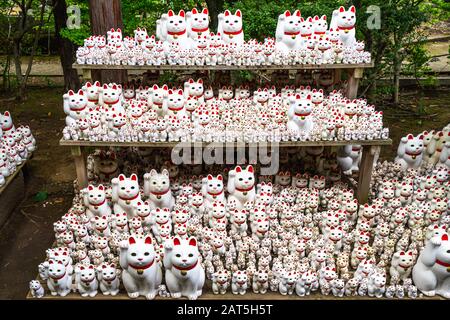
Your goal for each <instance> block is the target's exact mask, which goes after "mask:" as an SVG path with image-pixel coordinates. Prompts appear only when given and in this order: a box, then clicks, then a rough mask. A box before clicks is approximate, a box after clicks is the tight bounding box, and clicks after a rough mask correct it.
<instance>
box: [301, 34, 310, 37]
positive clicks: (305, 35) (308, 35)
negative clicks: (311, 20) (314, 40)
mask: <svg viewBox="0 0 450 320" xmlns="http://www.w3.org/2000/svg"><path fill="white" fill-rule="evenodd" d="M302 37H303V38H306V37H311V33H302Z"/></svg>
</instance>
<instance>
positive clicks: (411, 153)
mask: <svg viewBox="0 0 450 320" xmlns="http://www.w3.org/2000/svg"><path fill="white" fill-rule="evenodd" d="M405 153H406V154H407V155H408V156H411V157H417V156H418V155H420V154H421V153H422V152H416V153H414V152H408V151H406V152H405Z"/></svg>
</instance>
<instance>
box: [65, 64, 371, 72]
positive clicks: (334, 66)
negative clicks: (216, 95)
mask: <svg viewBox="0 0 450 320" xmlns="http://www.w3.org/2000/svg"><path fill="white" fill-rule="evenodd" d="M373 66H374V63H373V62H371V63H363V64H345V63H336V64H296V65H287V66H284V65H271V66H263V65H259V66H226V65H216V66H206V65H202V66H186V65H167V64H165V65H160V66H153V65H150V66H147V65H145V66H136V65H105V64H76V63H74V64H73V65H72V68H74V69H77V70H81V71H82V70H130V71H133V70H134V71H147V70H156V71H159V70H166V71H170V70H177V71H199V70H226V71H232V70H237V71H239V70H256V71H258V70H261V71H266V70H272V71H276V70H329V69H366V68H373Z"/></svg>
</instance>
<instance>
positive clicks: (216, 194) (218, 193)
mask: <svg viewBox="0 0 450 320" xmlns="http://www.w3.org/2000/svg"><path fill="white" fill-rule="evenodd" d="M222 193H223V190H222V191H220V192H217V193H212V192H209V191H208V194H209V195H210V196H213V197H217V196H218V195H220V194H222Z"/></svg>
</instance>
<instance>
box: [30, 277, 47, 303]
mask: <svg viewBox="0 0 450 320" xmlns="http://www.w3.org/2000/svg"><path fill="white" fill-rule="evenodd" d="M30 292H31V295H32V297H33V298H38V299H40V298H42V297H43V296H44V295H45V291H44V288H43V287H42V285H41V283H40V282H39V281H38V280H31V281H30Z"/></svg>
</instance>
